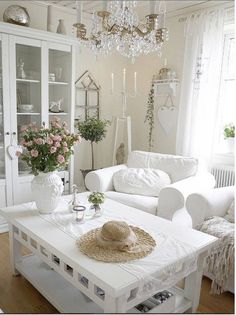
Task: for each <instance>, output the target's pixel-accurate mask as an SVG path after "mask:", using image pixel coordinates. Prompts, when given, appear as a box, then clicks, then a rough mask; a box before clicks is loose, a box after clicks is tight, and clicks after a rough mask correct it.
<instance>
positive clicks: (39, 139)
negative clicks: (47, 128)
mask: <svg viewBox="0 0 236 315" xmlns="http://www.w3.org/2000/svg"><path fill="white" fill-rule="evenodd" d="M34 142H35V143H36V144H38V145H41V144H43V139H42V138H36V139H35V140H34Z"/></svg>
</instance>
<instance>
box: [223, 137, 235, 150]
mask: <svg viewBox="0 0 236 315" xmlns="http://www.w3.org/2000/svg"><path fill="white" fill-rule="evenodd" d="M225 144H226V152H227V153H233V152H234V137H228V138H225Z"/></svg>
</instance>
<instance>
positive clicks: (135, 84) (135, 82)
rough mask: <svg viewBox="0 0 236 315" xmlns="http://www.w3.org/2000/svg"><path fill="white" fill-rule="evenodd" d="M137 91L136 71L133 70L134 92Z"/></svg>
mask: <svg viewBox="0 0 236 315" xmlns="http://www.w3.org/2000/svg"><path fill="white" fill-rule="evenodd" d="M136 93H137V72H134V94H136Z"/></svg>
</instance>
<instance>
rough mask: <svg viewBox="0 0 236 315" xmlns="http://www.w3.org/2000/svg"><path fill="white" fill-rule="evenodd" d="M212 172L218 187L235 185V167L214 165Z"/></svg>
mask: <svg viewBox="0 0 236 315" xmlns="http://www.w3.org/2000/svg"><path fill="white" fill-rule="evenodd" d="M211 173H212V174H213V175H214V176H215V179H216V187H226V186H233V185H234V183H235V172H234V169H233V168H226V167H225V168H224V167H222V168H221V167H213V168H212V169H211Z"/></svg>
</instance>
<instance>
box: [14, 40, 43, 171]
mask: <svg viewBox="0 0 236 315" xmlns="http://www.w3.org/2000/svg"><path fill="white" fill-rule="evenodd" d="M16 103H17V104H16V107H17V135H18V139H17V142H18V143H20V141H21V140H22V131H23V130H24V128H25V127H26V126H29V125H32V126H35V127H36V128H37V127H39V126H41V47H34V46H29V45H22V44H16ZM29 171H30V170H29V168H28V166H27V165H26V163H25V162H24V161H22V159H21V158H19V159H18V172H19V175H25V174H26V175H27V174H28V173H29Z"/></svg>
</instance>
